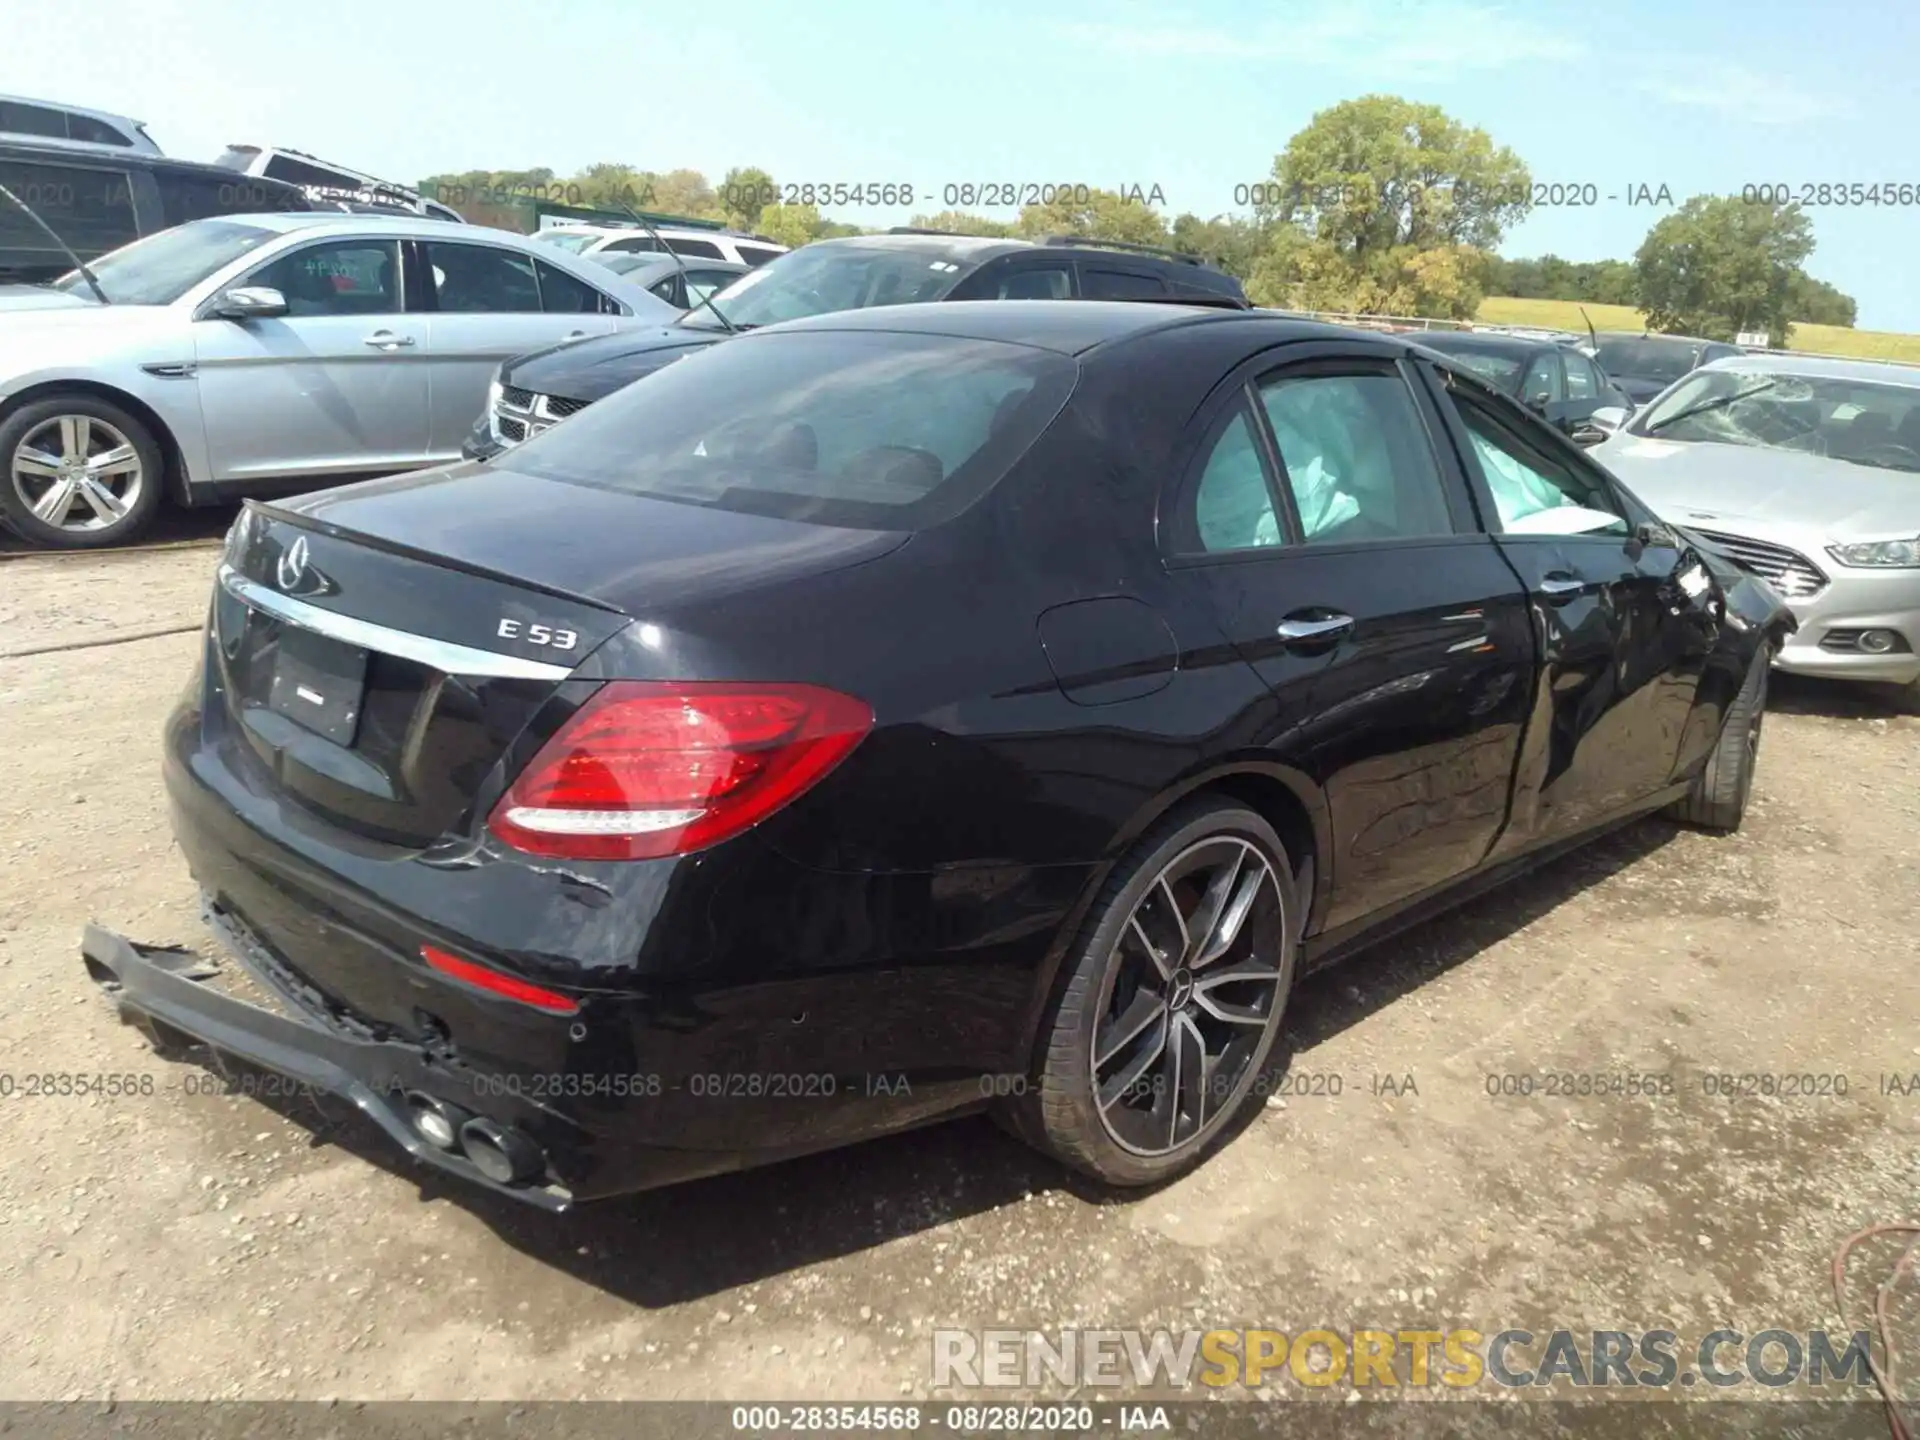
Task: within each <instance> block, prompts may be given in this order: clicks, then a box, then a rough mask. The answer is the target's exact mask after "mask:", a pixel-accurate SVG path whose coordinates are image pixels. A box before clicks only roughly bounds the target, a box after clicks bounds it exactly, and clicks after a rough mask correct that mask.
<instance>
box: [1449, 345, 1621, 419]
mask: <svg viewBox="0 0 1920 1440" xmlns="http://www.w3.org/2000/svg"><path fill="white" fill-rule="evenodd" d="M1419 343H1420V344H1421V345H1424V346H1425V347H1426V348H1427V349H1429V350H1433V351H1436V352H1438V353H1439V354H1442V355H1445V356H1446V357H1447V358H1448V359H1450V360H1452V361H1453V362H1454V363H1455V364H1456V365H1459V366H1460V367H1462V368H1463V369H1467V370H1471V371H1472V372H1473V373H1474V374H1476V375H1478V376H1479V377H1480V378H1481V379H1482V380H1485V381H1486V382H1487V383H1488V384H1490V385H1492V386H1493V387H1494V388H1495V389H1497V390H1500V391H1502V392H1504V393H1505V394H1508V395H1511V396H1512V397H1513V398H1514V399H1516V400H1518V401H1520V402H1521V403H1522V404H1523V405H1525V406H1526V407H1527V408H1528V409H1530V410H1532V411H1533V412H1534V413H1535V414H1536V415H1539V416H1541V417H1542V418H1543V419H1545V420H1547V421H1548V422H1549V423H1550V424H1553V425H1556V426H1558V427H1559V428H1560V429H1561V430H1563V431H1565V432H1566V433H1567V434H1569V435H1576V436H1577V437H1578V438H1579V439H1580V441H1581V442H1582V443H1584V444H1588V445H1597V444H1599V443H1600V442H1601V441H1602V440H1605V439H1606V438H1607V436H1608V435H1609V434H1610V433H1612V432H1611V431H1609V430H1606V429H1603V428H1601V427H1598V426H1595V425H1593V424H1591V423H1589V422H1590V421H1591V420H1592V417H1593V413H1594V412H1595V411H1596V410H1607V409H1615V410H1619V411H1621V412H1623V413H1626V414H1630V413H1632V411H1633V408H1634V401H1633V399H1632V397H1631V396H1629V395H1628V394H1627V392H1626V391H1625V390H1623V389H1621V388H1620V386H1618V385H1617V384H1615V383H1614V381H1613V377H1612V376H1610V375H1609V374H1608V373H1607V372H1606V371H1605V370H1604V369H1602V368H1601V367H1600V366H1599V365H1597V364H1596V363H1594V361H1593V360H1592V359H1591V358H1590V357H1589V356H1587V355H1586V354H1584V353H1583V352H1582V351H1580V350H1579V349H1577V348H1575V347H1574V346H1572V345H1569V344H1567V343H1565V342H1564V341H1559V340H1542V339H1539V338H1537V337H1534V336H1528V335H1507V334H1501V333H1498V332H1494V331H1477V330H1453V331H1448V330H1434V331H1424V330H1423V331H1421V332H1420V333H1419Z"/></svg>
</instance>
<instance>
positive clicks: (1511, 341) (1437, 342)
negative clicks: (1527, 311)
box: [1406, 330, 1566, 355]
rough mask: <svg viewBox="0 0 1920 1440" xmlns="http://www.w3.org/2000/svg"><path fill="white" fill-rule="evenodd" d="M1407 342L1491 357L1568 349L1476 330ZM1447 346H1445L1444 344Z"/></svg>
mask: <svg viewBox="0 0 1920 1440" xmlns="http://www.w3.org/2000/svg"><path fill="white" fill-rule="evenodd" d="M1406 338H1407V339H1409V340H1411V341H1413V343H1414V344H1416V345H1425V346H1426V347H1428V348H1429V349H1431V350H1438V351H1441V352H1442V353H1445V352H1446V351H1449V350H1469V351H1471V350H1479V351H1483V352H1485V353H1486V354H1489V355H1530V354H1532V353H1533V352H1534V351H1536V350H1558V349H1564V348H1566V342H1565V341H1564V340H1548V339H1545V338H1543V337H1541V336H1537V335H1502V334H1498V333H1491V332H1485V331H1476V330H1419V331H1412V332H1409V333H1408V334H1407V336H1406ZM1443 342H1444V343H1443Z"/></svg>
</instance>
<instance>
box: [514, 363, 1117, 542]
mask: <svg viewBox="0 0 1920 1440" xmlns="http://www.w3.org/2000/svg"><path fill="white" fill-rule="evenodd" d="M1078 375H1079V367H1078V366H1077V365H1076V364H1075V363H1074V362H1073V361H1072V360H1070V359H1068V358H1067V357H1066V356H1063V355H1059V354H1056V353H1054V352H1052V351H1047V350H1036V349H1033V348H1030V347H1028V346H1024V345H1009V344H1003V343H1001V342H999V341H988V340H962V339H953V338H950V337H946V336H929V335H906V334H893V333H887V332H881V331H821V330H815V331H800V332H797V333H785V334H780V333H776V334H771V335H749V336H743V337H741V338H739V339H736V340H730V341H727V342H726V343H724V344H721V345H716V346H714V347H713V348H712V349H710V350H708V351H705V352H704V353H702V354H698V355H694V356H691V357H689V358H688V359H686V360H683V361H681V362H680V363H679V364H677V365H669V366H667V367H666V368H665V369H663V370H659V371H656V372H655V373H654V374H652V375H649V376H647V377H645V378H644V379H641V380H638V381H636V382H635V383H633V384H632V385H629V386H627V387H626V388H625V389H623V390H620V391H618V392H616V393H615V394H613V395H611V396H609V397H608V398H607V399H605V400H602V401H600V402H599V403H598V404H596V405H594V406H592V407H591V408H589V409H587V410H584V411H582V412H581V413H580V414H578V415H576V416H574V417H573V418H572V419H570V420H568V421H567V423H566V424H564V425H557V426H555V427H554V428H553V429H551V430H548V431H546V432H545V433H544V434H542V435H540V436H538V437H537V438H535V439H532V440H529V441H527V442H526V443H525V444H523V445H521V446H519V447H518V448H517V449H515V450H514V452H513V454H512V457H511V460H510V461H509V462H508V463H509V464H510V465H511V468H513V469H515V470H525V471H529V472H531V473H532V474H534V475H538V476H541V477H542V478H544V479H549V480H559V481H564V482H566V483H567V484H572V485H587V486H592V487H594V488H596V489H601V490H617V491H624V492H626V493H628V494H633V495H646V496H650V497H653V498H657V499H662V500H680V501H685V502H687V503H689V504H694V505H709V506H714V507H716V508H719V509H723V510H740V511H746V512H748V513H751V514H756V515H772V516H778V517H780V518H782V519H790V520H807V521H812V522H814V523H816V524H821V525H837V526H846V527H850V528H855V529H867V530H917V529H922V528H925V527H926V526H928V525H933V524H938V523H939V522H940V521H942V520H946V519H949V518H951V517H952V516H954V515H957V514H959V513H960V511H961V510H962V509H964V508H965V507H966V506H967V505H968V504H969V503H971V502H972V501H973V500H974V499H975V498H977V497H978V496H979V495H981V494H982V493H983V492H985V490H986V489H987V488H988V487H989V486H991V485H992V484H993V483H994V482H995V481H996V480H998V479H999V478H1000V477H1001V476H1002V475H1004V474H1005V473H1006V472H1007V470H1008V469H1009V468H1011V467H1012V465H1013V464H1014V462H1015V461H1017V460H1018V459H1019V458H1020V456H1021V455H1023V454H1024V453H1025V452H1026V450H1027V449H1028V447H1029V446H1031V445H1032V444H1033V442H1034V441H1035V440H1036V439H1037V438H1039V435H1040V432H1041V431H1043V430H1045V429H1046V427H1047V426H1048V424H1050V423H1051V422H1052V420H1053V418H1054V416H1056V415H1057V414H1059V412H1060V408H1061V406H1063V405H1064V404H1065V403H1066V400H1067V397H1068V395H1069V394H1071V393H1072V390H1073V386H1074V381H1075V379H1076V378H1077V377H1078Z"/></svg>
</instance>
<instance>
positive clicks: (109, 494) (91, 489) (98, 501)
mask: <svg viewBox="0 0 1920 1440" xmlns="http://www.w3.org/2000/svg"><path fill="white" fill-rule="evenodd" d="M80 494H81V497H82V498H83V499H84V500H85V501H86V502H87V504H89V505H91V506H92V507H93V513H94V514H95V515H97V516H99V517H100V519H102V520H105V521H106V522H107V523H109V524H111V523H112V522H114V521H115V520H118V519H119V518H120V517H121V516H123V515H125V514H126V513H127V507H126V503H125V502H124V501H122V500H121V499H120V497H119V496H117V495H115V494H114V493H113V491H111V490H109V489H108V488H107V487H106V486H104V485H102V484H101V483H100V482H99V481H98V480H95V479H93V478H92V477H91V476H88V477H85V478H83V479H82V480H81V481H80Z"/></svg>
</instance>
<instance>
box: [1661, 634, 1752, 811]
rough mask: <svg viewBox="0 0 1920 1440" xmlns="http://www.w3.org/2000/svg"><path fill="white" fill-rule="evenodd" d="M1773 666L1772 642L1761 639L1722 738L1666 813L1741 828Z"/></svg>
mask: <svg viewBox="0 0 1920 1440" xmlns="http://www.w3.org/2000/svg"><path fill="white" fill-rule="evenodd" d="M1772 667H1773V646H1772V645H1770V644H1765V643H1763V644H1762V645H1761V646H1760V648H1759V650H1757V651H1756V652H1755V653H1754V657H1753V662H1752V664H1751V665H1750V666H1748V669H1747V678H1746V680H1745V681H1744V682H1743V683H1742V684H1741V686H1740V693H1739V694H1738V695H1736V696H1734V697H1733V704H1731V705H1729V706H1728V707H1727V718H1726V720H1725V722H1724V723H1723V724H1722V725H1721V727H1720V738H1719V740H1717V741H1716V742H1714V747H1713V753H1712V754H1711V755H1709V756H1708V757H1707V763H1706V765H1705V766H1704V767H1702V769H1701V771H1700V773H1699V774H1698V775H1697V776H1695V777H1694V781H1693V788H1692V789H1691V790H1689V791H1688V792H1687V794H1686V796H1685V798H1683V799H1680V800H1676V801H1675V802H1674V803H1673V804H1672V805H1670V806H1668V807H1667V813H1668V814H1669V815H1671V816H1672V817H1673V818H1674V819H1676V820H1678V821H1680V822H1681V823H1683V824H1686V825H1693V826H1697V827H1698V828H1700V829H1702V830H1712V831H1716V832H1718V833H1720V834H1723V835H1730V834H1732V833H1733V832H1734V831H1735V830H1738V829H1739V828H1740V822H1741V820H1742V819H1743V818H1745V816H1746V813H1747V799H1748V797H1749V796H1750V795H1751V794H1752V793H1753V771H1754V766H1755V763H1756V762H1757V761H1758V759H1759V757H1760V722H1761V721H1762V720H1763V719H1764V718H1765V716H1766V711H1767V676H1768V674H1769V673H1770V672H1771V670H1772Z"/></svg>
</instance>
